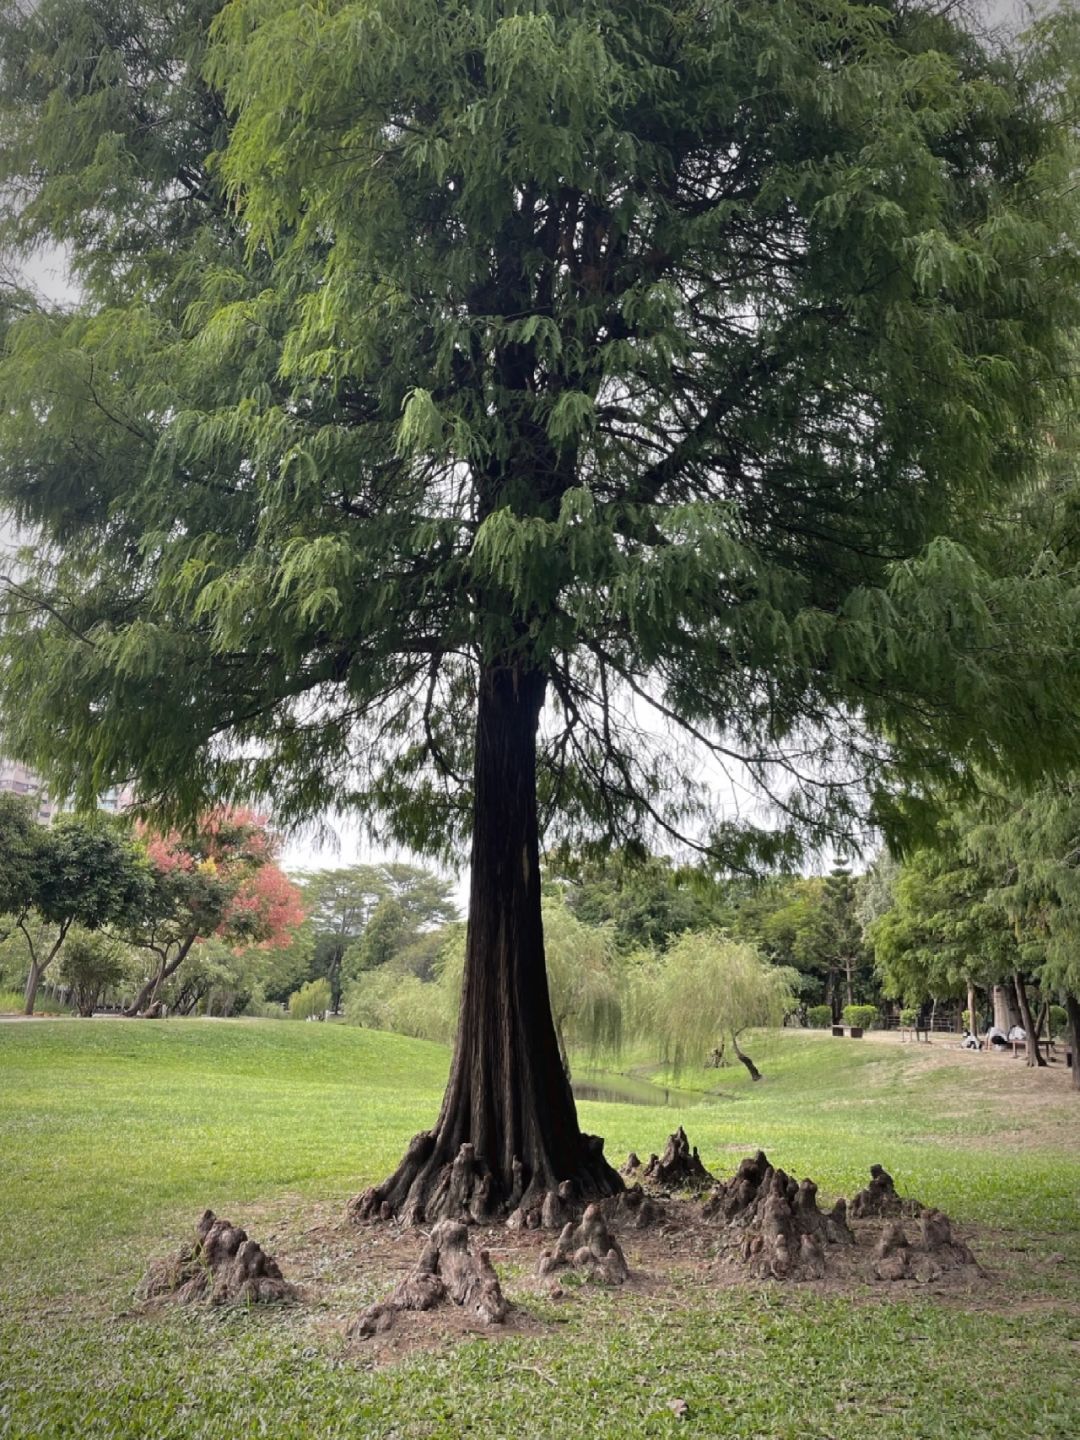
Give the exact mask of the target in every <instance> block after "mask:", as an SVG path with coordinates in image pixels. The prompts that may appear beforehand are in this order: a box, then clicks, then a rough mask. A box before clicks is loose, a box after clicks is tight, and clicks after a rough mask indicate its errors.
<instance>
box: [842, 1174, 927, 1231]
mask: <svg viewBox="0 0 1080 1440" xmlns="http://www.w3.org/2000/svg"><path fill="white" fill-rule="evenodd" d="M922 1209H923V1207H922V1205H920V1203H919V1202H918V1200H907V1199H905V1198H904V1197H903V1196H900V1195H898V1194H897V1193H896V1186H895V1184H894V1183H893V1178H892V1176H891V1175H890V1174H889V1172H888V1171H887V1170H885V1169H884V1168H883V1167H882V1166H881V1165H871V1166H870V1184H869V1185H868V1186H867V1187H866V1189H865V1190H860V1191H859V1193H858V1194H857V1195H856V1196H855V1198H854V1199H853V1200H852V1202H851V1216H852V1219H853V1220H889V1219H892V1218H893V1217H894V1216H897V1215H909V1216H913V1217H914V1216H918V1215H920V1214H921V1213H922Z"/></svg>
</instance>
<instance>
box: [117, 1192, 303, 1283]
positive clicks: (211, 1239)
mask: <svg viewBox="0 0 1080 1440" xmlns="http://www.w3.org/2000/svg"><path fill="white" fill-rule="evenodd" d="M135 1296H136V1299H138V1300H158V1299H164V1298H171V1299H174V1300H176V1301H177V1302H178V1303H179V1304H181V1305H190V1304H193V1303H195V1302H197V1301H206V1302H207V1303H208V1304H210V1305H228V1304H268V1303H271V1302H274V1301H281V1300H293V1299H295V1298H296V1289H295V1287H294V1286H292V1285H290V1284H289V1282H288V1281H287V1280H286V1279H285V1278H284V1276H283V1275H282V1273H281V1270H280V1269H279V1267H278V1264H277V1262H276V1261H275V1260H274V1259H273V1258H272V1257H271V1256H269V1255H267V1253H266V1251H265V1250H264V1249H263V1248H262V1246H261V1245H259V1244H258V1243H257V1242H256V1241H254V1240H252V1239H251V1238H250V1237H249V1236H248V1233H247V1231H246V1230H243V1229H241V1227H240V1226H239V1225H233V1224H232V1222H231V1221H229V1220H219V1219H218V1218H217V1216H216V1215H215V1214H214V1212H213V1211H212V1210H204V1211H203V1214H202V1218H201V1219H200V1221H199V1223H198V1225H196V1227H195V1242H194V1244H192V1245H186V1246H184V1247H183V1248H182V1249H181V1250H179V1251H178V1252H177V1253H176V1254H175V1255H173V1256H171V1257H169V1258H168V1259H163V1260H151V1262H150V1264H149V1266H148V1267H147V1271H146V1274H145V1275H144V1276H143V1278H142V1280H140V1282H139V1285H138V1288H137V1289H136V1292H135Z"/></svg>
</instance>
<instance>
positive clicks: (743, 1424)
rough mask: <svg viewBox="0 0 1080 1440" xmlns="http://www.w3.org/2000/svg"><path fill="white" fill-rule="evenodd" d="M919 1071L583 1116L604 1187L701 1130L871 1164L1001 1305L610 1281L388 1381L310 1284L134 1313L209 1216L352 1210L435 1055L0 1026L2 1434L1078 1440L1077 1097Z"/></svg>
mask: <svg viewBox="0 0 1080 1440" xmlns="http://www.w3.org/2000/svg"><path fill="white" fill-rule="evenodd" d="M931 1048H932V1053H930V1054H928V1053H927V1052H926V1050H925V1047H918V1048H917V1047H914V1046H910V1047H903V1048H901V1047H899V1046H896V1045H888V1044H885V1043H878V1042H874V1041H867V1042H864V1043H862V1044H860V1043H858V1042H850V1041H843V1042H841V1041H835V1040H833V1039H832V1038H831V1037H826V1036H819V1035H806V1034H785V1035H781V1036H768V1037H759V1039H758V1042H757V1048H756V1049H754V1051H753V1053H754V1056H755V1059H757V1061H758V1063H759V1064H760V1065H761V1067H762V1069H763V1070H764V1072H765V1079H764V1080H763V1081H762V1082H761V1084H760V1085H756V1086H751V1085H750V1083H749V1080H748V1078H747V1077H746V1076H745V1073H744V1072H743V1071H742V1069H741V1067H738V1068H737V1069H732V1070H725V1071H721V1072H716V1071H701V1072H698V1073H696V1074H694V1075H689V1076H687V1075H684V1076H682V1077H680V1081H679V1083H680V1086H682V1087H683V1088H691V1089H693V1088H701V1089H702V1090H705V1089H712V1090H714V1091H718V1092H719V1093H717V1094H713V1095H712V1096H704V1095H703V1097H702V1099H701V1101H700V1103H696V1104H695V1103H688V1104H685V1105H683V1106H681V1107H680V1108H679V1109H677V1110H672V1109H660V1108H644V1107H638V1106H630V1105H616V1104H598V1103H583V1104H582V1105H581V1107H580V1108H581V1113H582V1121H583V1124H584V1125H585V1127H586V1128H587V1129H590V1130H593V1131H595V1132H597V1133H600V1134H603V1135H605V1136H606V1137H607V1153H608V1155H609V1157H610V1158H612V1159H613V1160H614V1161H615V1163H618V1162H620V1161H621V1160H622V1158H623V1157H624V1155H625V1153H626V1151H627V1150H629V1149H635V1150H637V1151H638V1152H639V1153H643V1154H647V1153H648V1152H649V1151H650V1150H654V1149H658V1148H660V1146H661V1145H662V1143H663V1140H664V1137H665V1135H666V1133H667V1132H668V1131H669V1130H670V1129H671V1128H673V1126H674V1125H675V1124H677V1123H680V1122H681V1123H682V1124H684V1125H685V1126H686V1128H687V1130H688V1132H689V1134H690V1138H691V1140H692V1141H693V1142H694V1143H695V1144H697V1145H698V1146H699V1147H700V1149H701V1153H702V1157H703V1159H704V1160H705V1163H706V1164H707V1165H708V1166H709V1167H710V1168H711V1169H713V1170H714V1171H715V1172H717V1173H719V1174H721V1175H727V1174H730V1173H731V1171H732V1170H733V1168H734V1166H735V1164H736V1163H737V1161H738V1159H739V1157H740V1156H741V1155H742V1154H743V1153H746V1152H747V1151H752V1150H754V1149H756V1148H757V1147H758V1146H761V1147H762V1148H764V1149H765V1150H767V1152H768V1153H769V1155H770V1158H772V1159H773V1160H774V1161H775V1162H776V1163H778V1164H781V1165H783V1166H784V1167H785V1168H788V1169H790V1170H792V1171H794V1172H795V1173H797V1174H799V1175H803V1174H810V1175H812V1176H814V1177H815V1178H816V1179H817V1180H818V1181H819V1183H820V1184H821V1185H822V1188H823V1190H824V1191H826V1192H828V1193H830V1194H836V1193H847V1194H850V1193H851V1192H852V1191H853V1190H854V1189H855V1188H857V1187H858V1186H859V1185H861V1184H862V1183H864V1181H865V1178H866V1171H867V1168H868V1166H869V1164H870V1163H871V1162H873V1161H881V1162H882V1163H884V1164H885V1165H886V1166H887V1167H888V1168H889V1169H890V1170H891V1171H892V1172H893V1174H894V1175H895V1176H896V1178H897V1181H898V1185H899V1187H900V1189H901V1190H902V1191H904V1192H905V1193H908V1194H912V1195H917V1196H919V1197H920V1198H921V1199H923V1200H924V1201H926V1202H928V1203H932V1204H936V1205H940V1206H943V1207H944V1208H945V1209H947V1210H948V1211H949V1212H950V1214H951V1215H953V1217H954V1219H955V1221H956V1222H957V1223H958V1224H959V1225H960V1227H961V1228H962V1229H966V1231H967V1232H968V1233H971V1232H972V1231H974V1233H973V1235H972V1239H973V1243H975V1244H976V1248H978V1249H979V1250H980V1254H981V1255H982V1258H983V1259H984V1261H986V1262H987V1264H988V1266H989V1269H990V1274H989V1276H988V1279H987V1285H986V1302H985V1303H976V1302H974V1301H972V1300H971V1299H970V1297H969V1298H968V1299H966V1300H960V1299H958V1298H956V1297H953V1298H950V1297H949V1296H947V1295H943V1296H938V1295H934V1294H931V1293H928V1292H912V1291H903V1292H900V1293H899V1294H896V1293H895V1292H894V1294H892V1295H889V1294H885V1295H882V1294H881V1293H880V1292H879V1291H877V1290H874V1291H872V1292H867V1294H865V1295H848V1296H837V1295H835V1294H834V1295H830V1294H828V1293H826V1294H821V1293H818V1292H816V1291H814V1290H813V1289H810V1288H808V1287H786V1288H781V1287H778V1286H771V1287H770V1286H757V1287H752V1286H735V1287H732V1286H730V1285H717V1284H714V1283H712V1282H711V1281H710V1280H709V1277H708V1276H707V1275H703V1276H702V1277H701V1278H700V1280H699V1282H698V1283H695V1284H692V1285H688V1286H681V1287H680V1288H679V1289H678V1290H677V1291H676V1290H675V1289H672V1288H671V1287H668V1286H666V1285H665V1283H664V1281H665V1277H664V1276H663V1275H662V1274H657V1275H656V1276H655V1277H652V1279H653V1280H654V1281H655V1282H656V1283H655V1284H653V1285H652V1286H651V1288H650V1289H649V1290H648V1292H647V1293H646V1294H645V1295H643V1294H642V1293H641V1292H637V1293H634V1294H631V1293H630V1292H629V1291H614V1292H603V1291H600V1290H597V1289H592V1288H591V1287H590V1288H589V1289H588V1290H582V1291H576V1292H574V1293H573V1296H572V1300H571V1301H570V1302H568V1303H563V1304H561V1305H558V1306H556V1305H554V1304H552V1303H550V1302H548V1301H547V1300H546V1299H545V1298H544V1297H543V1296H542V1295H538V1294H537V1293H536V1291H535V1290H534V1289H532V1288H531V1287H528V1286H526V1285H525V1284H524V1283H520V1284H519V1281H520V1280H521V1277H517V1276H515V1275H513V1274H511V1275H509V1276H508V1277H507V1282H506V1283H507V1289H508V1293H509V1294H510V1295H511V1298H513V1299H515V1300H516V1301H517V1302H518V1303H519V1305H520V1306H521V1307H522V1309H523V1310H524V1311H525V1312H526V1313H527V1314H528V1315H529V1317H530V1318H531V1320H533V1321H534V1322H535V1324H534V1326H533V1330H532V1332H531V1333H529V1334H527V1335H522V1336H520V1337H516V1338H513V1339H507V1340H500V1341H499V1343H491V1342H490V1341H487V1340H470V1341H468V1342H467V1343H464V1344H462V1343H453V1344H452V1343H449V1342H447V1343H445V1344H443V1345H441V1346H437V1347H436V1348H435V1349H434V1350H431V1351H423V1352H418V1353H416V1354H414V1355H413V1356H412V1357H411V1358H409V1359H407V1360H405V1361H403V1362H402V1363H400V1364H398V1365H396V1366H392V1367H389V1368H384V1369H380V1370H374V1369H371V1368H369V1366H368V1363H367V1361H366V1358H365V1352H364V1351H363V1349H360V1350H357V1349H356V1348H355V1347H353V1348H350V1347H348V1346H347V1345H346V1343H345V1340H344V1323H343V1317H340V1316H338V1315H337V1314H336V1313H335V1314H330V1313H328V1308H332V1302H331V1301H330V1300H328V1299H326V1298H325V1297H322V1296H320V1294H319V1293H317V1292H316V1293H310V1290H309V1293H307V1294H306V1295H305V1300H304V1303H303V1304H302V1305H300V1306H296V1307H290V1308H283V1309H276V1310H273V1311H270V1312H265V1311H255V1310H252V1311H238V1312H237V1311H233V1312H228V1313H224V1312H206V1311H189V1312H184V1313H165V1314H158V1315H154V1316H146V1315H143V1314H140V1313H138V1312H137V1311H134V1310H133V1309H132V1291H133V1289H134V1286H135V1284H136V1282H137V1280H138V1278H139V1275H140V1274H141V1272H142V1269H143V1268H144V1266H145V1262H146V1260H147V1259H148V1258H149V1257H150V1256H151V1255H154V1254H160V1253H162V1252H163V1251H168V1250H169V1249H171V1248H172V1247H173V1246H175V1245H176V1244H177V1242H178V1241H179V1240H181V1239H182V1238H184V1237H185V1236H186V1234H187V1233H188V1232H189V1231H190V1227H191V1225H192V1223H193V1221H194V1220H195V1218H196V1217H197V1215H198V1214H199V1212H200V1211H201V1210H202V1208H203V1207H204V1206H206V1205H211V1206H213V1208H214V1209H215V1210H217V1211H218V1212H219V1213H223V1214H226V1215H228V1216H229V1217H230V1218H233V1219H235V1220H238V1221H240V1222H241V1223H244V1222H245V1221H246V1220H248V1219H249V1217H251V1216H252V1215H254V1216H257V1217H262V1216H263V1215H264V1214H268V1213H271V1212H272V1213H273V1214H275V1215H276V1216H278V1217H281V1216H286V1217H288V1219H287V1223H288V1224H289V1225H291V1226H293V1227H295V1228H296V1229H297V1230H302V1229H303V1228H304V1227H305V1226H308V1225H310V1223H312V1221H313V1220H316V1219H318V1220H320V1221H321V1222H322V1223H325V1220H326V1217H327V1216H331V1217H334V1216H336V1215H337V1214H339V1213H340V1212H341V1210H342V1209H343V1207H344V1202H345V1199H346V1197H347V1196H348V1195H350V1194H352V1193H354V1192H355V1191H356V1190H357V1189H359V1188H361V1187H362V1186H363V1185H365V1184H368V1183H370V1182H372V1181H374V1180H377V1179H379V1178H381V1177H382V1176H383V1175H384V1174H385V1173H387V1172H388V1171H389V1170H390V1169H391V1168H392V1167H393V1165H394V1164H395V1163H396V1161H397V1159H398V1158H399V1156H400V1153H401V1150H402V1148H403V1146H404V1144H405V1142H406V1140H407V1139H408V1137H409V1136H410V1135H412V1134H413V1133H414V1132H415V1131H416V1130H417V1129H420V1128H422V1127H424V1126H426V1125H429V1124H430V1123H431V1121H432V1120H433V1118H434V1116H435V1113H436V1111H437V1108H438V1103H439V1098H440V1093H441V1088H442V1084H443V1082H444V1080H445V1075H446V1070H447V1065H448V1058H449V1057H448V1054H447V1052H446V1051H445V1050H444V1049H441V1048H440V1047H438V1046H433V1045H428V1044H425V1043H423V1042H419V1041H413V1040H406V1039H402V1038H400V1037H396V1036H389V1035H383V1034H377V1033H373V1032H370V1031H365V1030H356V1029H351V1028H346V1027H341V1026H321V1025H300V1024H289V1023H285V1022H273V1021H265V1022H258V1021H240V1022H224V1021H205V1022H203V1021H183V1022H172V1021H170V1022H166V1023H164V1024H150V1023H137V1022H125V1021H101V1020H95V1021H92V1022H76V1021H56V1022H49V1021H43V1022H34V1023H31V1024H0V1436H19V1437H38V1436H40V1437H43V1440H45V1437H53V1436H57V1437H58V1436H70V1437H76V1436H77V1437H83V1436H85V1437H92V1440H97V1437H102V1440H104V1437H110V1440H113V1437H115V1440H129V1437H130V1440H136V1437H138V1440H147V1437H155V1440H156V1437H170V1440H171V1437H177V1440H179V1437H191V1440H203V1437H206V1440H241V1437H248V1436H259V1435H269V1436H282V1437H291V1436H296V1437H301V1436H315V1437H321V1436H325V1437H338V1436H342V1437H344V1436H350V1437H358V1436H360V1437H363V1436H380V1437H383V1436H384V1437H388V1440H389V1437H391V1436H399V1437H409V1440H411V1437H414V1436H415V1437H426V1436H448V1437H449V1436H458V1435H466V1434H470V1435H483V1436H485V1437H487V1436H491V1437H496V1436H499V1437H516V1436H530V1437H531V1436H536V1437H541V1436H544V1437H546V1436H551V1437H556V1436H558V1437H560V1440H561V1437H567V1440H569V1437H576V1436H583V1437H584V1436H590V1437H591V1436H606V1435H612V1436H616V1435H617V1436H636V1435H642V1436H654V1435H669V1434H691V1433H694V1434H699V1435H708V1436H732V1437H747V1440H750V1437H758V1440H765V1437H768V1440H786V1437H795V1436H798V1437H800V1440H815V1437H821V1440H824V1437H835V1440H854V1437H856V1436H858V1437H860V1440H862V1437H865V1435H866V1433H867V1431H868V1429H870V1430H872V1431H873V1433H874V1434H875V1436H882V1437H888V1440H893V1437H895V1440H900V1437H931V1436H945V1435H948V1436H962V1437H967V1436H973V1437H975V1436H988V1437H989V1436H993V1437H1004V1436H1021V1435H1023V1436H1026V1437H1043V1436H1045V1437H1050V1436H1054V1435H1058V1434H1064V1433H1068V1432H1069V1431H1070V1430H1074V1429H1075V1427H1076V1424H1077V1422H1078V1420H1080V1397H1078V1390H1080V1384H1078V1376H1080V1309H1078V1307H1077V1304H1076V1301H1075V1298H1074V1297H1075V1295H1076V1294H1077V1282H1078V1281H1080V1213H1078V1209H1077V1197H1078V1195H1080V1145H1078V1144H1077V1141H1078V1139H1080V1104H1077V1102H1076V1101H1074V1100H1073V1099H1072V1097H1071V1095H1070V1094H1069V1092H1068V1090H1067V1089H1066V1088H1065V1085H1064V1081H1063V1077H1061V1076H1060V1075H1059V1076H1052V1077H1048V1076H1046V1075H1037V1076H1036V1075H1031V1074H1030V1073H1029V1072H1028V1071H1027V1070H1026V1069H1025V1067H1023V1066H1022V1065H1021V1064H1016V1065H1015V1066H1013V1064H1012V1062H1011V1061H1001V1060H998V1059H997V1058H996V1057H970V1056H964V1055H959V1054H955V1055H954V1054H946V1053H945V1052H944V1051H943V1050H942V1049H941V1046H940V1042H939V1043H938V1044H936V1045H935V1046H934V1047H931ZM944 1061H948V1062H949V1063H942V1062H944ZM1010 1067H1012V1068H1010ZM637 1068H640V1066H639V1067H637ZM275 1223H277V1222H275ZM252 1229H253V1231H254V1233H256V1235H257V1237H258V1236H259V1230H258V1228H257V1225H256V1224H255V1223H254V1222H253V1223H252ZM270 1248H271V1249H272V1248H274V1247H273V1246H272V1245H271V1247H270ZM515 1287H517V1288H515ZM433 1325H434V1326H435V1330H436V1333H437V1322H433ZM676 1398H678V1399H683V1400H685V1401H686V1402H687V1404H688V1406H689V1411H688V1414H687V1416H686V1418H685V1419H678V1418H676V1416H675V1415H674V1414H673V1413H672V1411H671V1410H670V1409H669V1408H668V1403H667V1402H668V1401H669V1400H671V1399H676Z"/></svg>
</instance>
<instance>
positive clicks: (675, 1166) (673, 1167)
mask: <svg viewBox="0 0 1080 1440" xmlns="http://www.w3.org/2000/svg"><path fill="white" fill-rule="evenodd" d="M632 1161H637V1165H636V1166H633V1167H632V1166H631V1162H632ZM640 1166H641V1162H640V1161H639V1160H638V1159H637V1156H636V1155H634V1154H633V1153H632V1152H631V1154H630V1155H628V1156H627V1158H626V1164H625V1165H624V1166H623V1168H622V1170H621V1171H620V1174H622V1175H627V1176H632V1177H633V1178H634V1179H636V1180H640V1181H641V1182H642V1183H644V1184H646V1185H651V1186H653V1187H655V1188H656V1189H659V1190H666V1191H672V1190H704V1189H706V1188H707V1187H708V1186H710V1185H715V1184H716V1176H715V1175H710V1174H709V1172H708V1170H706V1169H705V1166H704V1165H703V1164H702V1163H701V1157H700V1155H699V1154H698V1151H697V1146H696V1145H695V1146H691V1144H690V1141H689V1140H688V1139H687V1138H686V1131H685V1130H684V1129H683V1127H682V1126H681V1125H680V1126H679V1128H678V1129H677V1130H676V1131H675V1132H674V1133H673V1134H671V1135H669V1136H668V1139H667V1144H666V1145H665V1146H664V1153H663V1154H662V1155H651V1156H650V1157H649V1163H648V1165H646V1166H645V1167H644V1168H643V1169H640ZM639 1169H640V1173H638V1172H639Z"/></svg>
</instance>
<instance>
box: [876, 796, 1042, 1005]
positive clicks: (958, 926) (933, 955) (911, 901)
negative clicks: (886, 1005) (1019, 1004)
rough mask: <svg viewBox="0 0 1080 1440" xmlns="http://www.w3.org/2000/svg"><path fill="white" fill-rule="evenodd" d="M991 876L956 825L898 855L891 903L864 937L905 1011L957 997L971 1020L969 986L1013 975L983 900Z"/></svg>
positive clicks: (999, 926) (1000, 922) (1003, 927)
mask: <svg viewBox="0 0 1080 1440" xmlns="http://www.w3.org/2000/svg"><path fill="white" fill-rule="evenodd" d="M997 878H998V877H997V875H996V874H995V872H994V871H993V870H992V869H991V868H990V867H988V866H987V865H986V864H985V863H980V861H979V860H978V859H977V858H976V857H974V856H973V855H972V854H971V853H970V851H969V850H968V849H967V847H966V846H965V844H964V841H963V838H962V835H961V832H960V830H959V828H958V826H957V824H946V823H942V824H941V825H940V826H939V828H938V836H937V844H936V846H935V847H934V848H933V849H929V848H926V847H922V848H919V849H917V850H915V851H913V852H912V854H911V855H909V856H908V857H907V858H905V860H904V861H903V863H902V864H901V865H900V867H899V869H898V871H897V873H896V876H895V879H894V881H893V885H892V896H893V903H892V905H891V906H890V907H889V908H888V909H886V910H884V911H883V912H882V913H881V914H879V915H878V917H877V919H875V920H874V921H872V922H871V924H870V925H869V926H868V928H867V932H866V933H867V938H868V940H869V942H870V944H871V946H872V947H873V953H874V961H875V964H876V966H877V969H878V973H879V975H880V977H881V981H882V985H883V987H884V991H885V994H886V995H889V996H893V997H895V998H898V999H901V1000H903V1001H904V1002H905V1003H906V1004H908V1005H910V1006H919V1005H921V1004H922V1003H923V1002H924V1001H927V1000H930V999H939V1000H943V999H954V998H955V999H961V998H963V999H964V1000H965V1001H966V1003H967V1006H968V1008H969V1010H971V1011H972V1014H973V1016H974V1014H975V1013H976V1011H977V1002H976V999H975V991H976V987H978V986H992V985H993V984H995V983H997V982H999V981H1002V980H1008V979H1010V978H1011V977H1012V976H1013V975H1014V973H1015V971H1016V969H1017V966H1018V965H1019V964H1020V955H1019V952H1018V950H1017V947H1016V937H1015V934H1014V932H1013V929H1012V927H1011V926H1010V925H1008V924H1007V923H1006V922H1005V920H1004V917H1003V915H1002V913H1001V910H1000V908H999V907H998V906H996V905H995V904H994V903H993V902H992V898H991V897H992V893H993V891H994V888H995V883H996V880H997ZM972 1023H973V1024H974V1023H975V1022H974V1019H973V1021H972Z"/></svg>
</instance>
